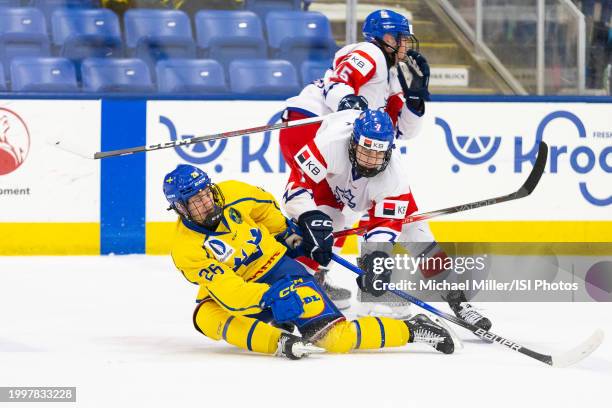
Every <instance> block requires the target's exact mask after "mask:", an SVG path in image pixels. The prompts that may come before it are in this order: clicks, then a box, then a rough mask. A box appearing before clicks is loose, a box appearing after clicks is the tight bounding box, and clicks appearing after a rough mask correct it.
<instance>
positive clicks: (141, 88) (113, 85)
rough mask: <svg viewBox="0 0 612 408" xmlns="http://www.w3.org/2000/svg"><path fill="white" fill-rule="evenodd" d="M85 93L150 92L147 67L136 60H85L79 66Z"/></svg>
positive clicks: (153, 88)
mask: <svg viewBox="0 0 612 408" xmlns="http://www.w3.org/2000/svg"><path fill="white" fill-rule="evenodd" d="M81 77H82V78H83V90H84V91H86V92H152V91H154V90H155V87H154V86H153V82H152V81H151V74H150V72H149V67H148V66H147V64H145V63H144V62H143V61H142V60H139V59H136V58H125V59H123V58H86V59H84V60H83V62H82V64H81Z"/></svg>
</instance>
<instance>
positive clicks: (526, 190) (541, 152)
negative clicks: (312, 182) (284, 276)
mask: <svg viewBox="0 0 612 408" xmlns="http://www.w3.org/2000/svg"><path fill="white" fill-rule="evenodd" d="M547 159H548V146H547V145H546V143H544V142H540V145H539V147H538V156H537V157H536V160H535V164H534V166H533V169H531V173H529V176H528V177H527V180H525V182H524V183H523V185H522V186H521V188H519V189H518V190H517V191H515V192H513V193H511V194H506V195H503V196H499V197H494V198H489V199H486V200H481V201H474V202H472V203H467V204H461V205H456V206H454V207H448V208H444V209H441V210H434V211H429V212H426V213H422V214H416V215H410V216H408V217H406V218H405V219H404V220H403V221H402V222H403V223H404V224H408V223H411V222H416V221H423V220H428V219H430V218H434V217H438V216H440V215H448V214H453V213H458V212H463V211H467V210H473V209H475V208H480V207H487V206H490V205H494V204H500V203H505V202H507V201H512V200H518V199H519V198H523V197H527V196H528V195H529V194H531V193H532V192H533V190H535V188H536V186H537V185H538V183H539V181H540V178H542V174H543V173H544V168H545V167H546V160H547ZM387 223H389V221H383V222H381V223H378V224H374V225H371V224H370V225H364V226H362V227H357V228H350V229H345V230H341V231H336V232H334V238H340V237H345V236H347V235H363V234H365V233H366V232H367V231H368V230H370V229H372V228H376V227H380V226H383V225H385V224H387Z"/></svg>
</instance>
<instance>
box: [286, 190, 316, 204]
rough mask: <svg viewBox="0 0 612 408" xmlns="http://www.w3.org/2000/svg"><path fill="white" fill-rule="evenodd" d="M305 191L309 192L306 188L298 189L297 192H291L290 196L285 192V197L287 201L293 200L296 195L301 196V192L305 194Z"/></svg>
mask: <svg viewBox="0 0 612 408" xmlns="http://www.w3.org/2000/svg"><path fill="white" fill-rule="evenodd" d="M304 193H308V190H306V189H305V188H302V189H300V190H298V191H296V192H295V193H293V194H291V195H290V196H287V193H286V192H285V194H284V195H283V199H284V200H285V202H287V201H291V200H293V199H294V198H295V197H297V196H299V195H300V194H304ZM310 197H312V194H310Z"/></svg>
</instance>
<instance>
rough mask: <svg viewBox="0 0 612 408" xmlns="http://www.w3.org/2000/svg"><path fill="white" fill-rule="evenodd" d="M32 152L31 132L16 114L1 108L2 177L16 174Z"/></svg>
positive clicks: (0, 155)
mask: <svg viewBox="0 0 612 408" xmlns="http://www.w3.org/2000/svg"><path fill="white" fill-rule="evenodd" d="M29 151H30V132H29V131H28V127H27V126H26V124H25V122H24V121H23V119H21V117H19V115H17V114H16V113H15V112H13V111H11V110H9V109H6V108H0V176H3V175H5V174H9V173H12V172H14V171H15V170H17V169H18V168H19V166H21V165H22V164H23V162H24V161H25V159H26V157H27V156H28V153H29Z"/></svg>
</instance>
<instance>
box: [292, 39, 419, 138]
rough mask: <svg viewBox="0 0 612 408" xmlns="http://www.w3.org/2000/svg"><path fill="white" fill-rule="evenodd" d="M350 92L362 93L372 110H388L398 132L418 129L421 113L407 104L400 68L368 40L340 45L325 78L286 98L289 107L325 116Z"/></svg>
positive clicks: (404, 133)
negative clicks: (391, 65)
mask: <svg viewBox="0 0 612 408" xmlns="http://www.w3.org/2000/svg"><path fill="white" fill-rule="evenodd" d="M349 94H355V95H360V96H363V97H364V98H365V99H366V100H367V101H368V107H369V108H370V109H381V108H382V109H386V110H387V112H388V113H389V115H390V116H391V118H392V119H393V122H394V123H396V127H397V130H398V134H399V135H402V134H403V135H407V134H416V133H417V132H418V129H419V127H420V125H421V121H420V120H419V119H420V116H422V114H419V113H417V112H414V111H412V110H411V109H409V108H408V107H406V104H405V103H404V102H405V101H404V96H403V93H402V88H401V85H400V83H399V80H398V78H397V68H396V67H392V68H391V69H389V68H388V67H387V62H386V60H385V56H384V54H383V52H382V51H381V50H380V48H378V47H377V46H376V45H374V44H372V43H369V42H361V43H356V44H349V45H346V46H344V47H343V48H341V49H340V50H339V51H338V52H337V53H336V55H335V58H334V61H333V64H332V67H331V68H330V69H328V70H327V71H326V72H325V75H324V77H323V78H322V79H320V80H317V81H315V82H314V83H312V84H309V85H307V86H306V87H305V88H304V89H303V90H302V92H300V94H299V95H297V96H295V97H293V98H289V99H287V109H288V110H292V111H296V112H300V113H302V114H305V115H306V116H323V115H327V114H329V113H332V112H335V111H336V110H337V109H338V104H339V103H340V100H342V98H344V97H345V96H346V95H349ZM404 137H408V136H404Z"/></svg>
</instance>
